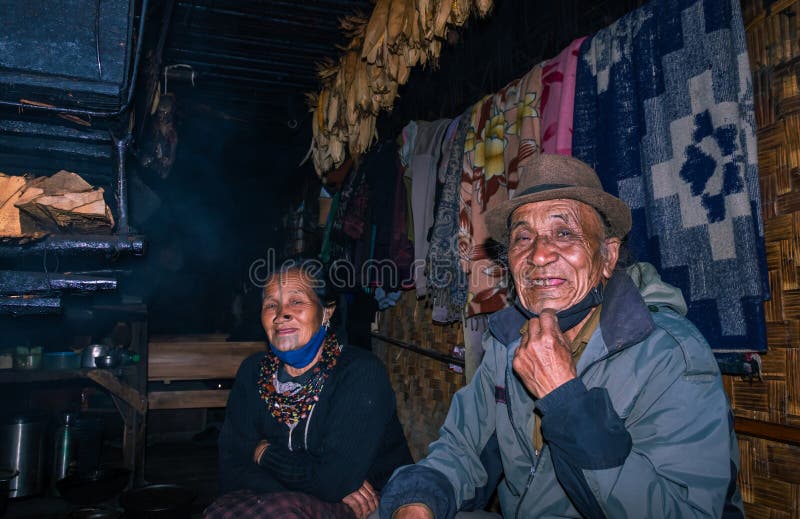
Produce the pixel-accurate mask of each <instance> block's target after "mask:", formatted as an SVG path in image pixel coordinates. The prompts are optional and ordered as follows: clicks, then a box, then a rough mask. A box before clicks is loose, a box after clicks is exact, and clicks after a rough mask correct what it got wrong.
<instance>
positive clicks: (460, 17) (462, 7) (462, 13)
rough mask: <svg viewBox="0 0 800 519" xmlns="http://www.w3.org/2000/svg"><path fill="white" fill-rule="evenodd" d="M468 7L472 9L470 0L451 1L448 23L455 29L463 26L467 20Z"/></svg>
mask: <svg viewBox="0 0 800 519" xmlns="http://www.w3.org/2000/svg"><path fill="white" fill-rule="evenodd" d="M470 7H472V1H471V0H453V4H452V8H451V11H450V19H449V23H450V24H451V25H455V26H457V27H461V26H462V25H464V22H466V21H467V18H469V9H470Z"/></svg>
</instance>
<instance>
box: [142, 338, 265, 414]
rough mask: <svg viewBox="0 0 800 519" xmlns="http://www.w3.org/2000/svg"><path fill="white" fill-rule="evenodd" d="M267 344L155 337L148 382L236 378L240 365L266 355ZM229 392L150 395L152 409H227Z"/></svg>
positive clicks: (149, 351) (151, 342) (151, 343)
mask: <svg viewBox="0 0 800 519" xmlns="http://www.w3.org/2000/svg"><path fill="white" fill-rule="evenodd" d="M265 348H266V344H265V343H264V342H260V341H259V342H234V341H226V336H225V335H180V336H178V335H155V336H151V337H150V340H149V342H148V349H147V380H148V382H164V383H166V384H169V383H170V382H173V381H187V380H219V379H233V378H236V370H238V369H239V364H241V363H242V361H243V360H244V359H245V358H247V357H249V356H250V355H252V354H253V353H256V352H259V351H264V349H265ZM229 394H230V390H228V389H201V390H176V391H148V394H147V400H148V407H149V409H199V408H209V407H225V406H226V405H227V403H228V395H229Z"/></svg>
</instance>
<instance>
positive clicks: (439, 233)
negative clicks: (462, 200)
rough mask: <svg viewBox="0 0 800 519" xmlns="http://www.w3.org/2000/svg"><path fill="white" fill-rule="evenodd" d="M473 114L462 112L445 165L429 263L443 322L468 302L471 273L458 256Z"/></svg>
mask: <svg viewBox="0 0 800 519" xmlns="http://www.w3.org/2000/svg"><path fill="white" fill-rule="evenodd" d="M470 115H471V112H470V111H468V112H467V113H465V114H463V115H461V117H460V119H459V122H458V126H457V128H456V131H455V135H454V136H453V144H452V146H451V147H450V150H449V151H450V152H449V154H448V156H447V163H446V164H443V166H444V167H443V169H445V170H446V171H445V174H444V175H443V176H444V186H443V187H442V193H441V195H440V198H439V207H438V208H437V212H436V219H435V220H434V223H433V230H432V232H431V243H430V248H429V249H428V258H427V261H426V265H425V268H426V269H427V272H428V273H427V275H428V285H429V286H430V287H431V289H432V292H433V307H434V310H433V320H434V321H437V322H442V323H449V322H453V321H458V320H460V319H461V315H462V314H463V312H464V305H465V304H466V302H467V274H466V273H465V272H464V271H463V270H462V269H461V264H460V263H459V255H458V210H459V206H458V202H459V194H460V193H459V189H460V187H461V167H462V164H463V161H464V141H466V139H467V131H468V130H469V125H470Z"/></svg>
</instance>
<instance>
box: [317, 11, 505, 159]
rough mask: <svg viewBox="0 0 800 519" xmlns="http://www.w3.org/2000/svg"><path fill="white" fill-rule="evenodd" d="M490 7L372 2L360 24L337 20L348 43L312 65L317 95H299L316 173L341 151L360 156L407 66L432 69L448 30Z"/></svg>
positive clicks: (358, 18)
mask: <svg viewBox="0 0 800 519" xmlns="http://www.w3.org/2000/svg"><path fill="white" fill-rule="evenodd" d="M492 5H493V1H492V0H375V7H374V8H373V11H372V13H371V15H370V16H369V18H368V19H367V17H365V16H363V15H360V14H354V15H350V16H346V17H344V18H343V19H341V20H340V22H339V25H340V27H341V29H342V31H343V33H344V34H345V35H346V36H347V37H348V38H349V40H350V41H349V43H348V44H347V45H346V46H344V47H342V50H343V51H344V54H343V55H342V56H341V57H340V58H339V60H338V62H335V63H334V62H333V60H325V61H323V62H321V63H319V64H318V65H317V75H318V77H319V79H320V83H321V84H322V89H321V90H320V92H319V93H318V94H317V93H315V94H309V95H308V96H307V99H308V106H309V108H310V109H311V111H312V113H313V118H312V136H313V141H312V149H311V156H312V158H313V160H314V167H315V168H316V170H317V173H318V174H322V173H323V172H325V171H327V170H329V169H330V168H332V167H335V166H339V165H341V163H342V162H343V161H344V159H345V155H346V153H345V152H346V151H347V152H349V153H350V155H351V156H353V157H354V158H357V157H358V156H360V155H361V154H363V153H364V152H365V151H367V149H368V148H369V147H370V146H371V145H372V143H373V142H374V141H375V139H376V138H377V135H376V132H375V121H376V117H377V115H378V114H379V113H380V111H381V110H388V111H391V110H392V108H393V107H394V102H395V99H396V98H397V91H398V88H399V87H400V85H403V84H405V83H406V82H407V81H408V79H409V77H410V74H411V68H412V67H414V66H416V65H418V64H422V65H427V64H429V63H433V64H435V63H436V62H437V60H438V58H439V54H440V53H441V46H442V41H443V39H444V37H445V35H446V34H447V31H448V25H451V26H456V27H458V26H461V25H463V24H464V23H465V22H466V21H467V19H468V18H469V14H470V11H471V10H474V11H475V12H476V13H477V14H478V15H479V16H485V15H486V14H487V13H489V11H490V10H491V9H492Z"/></svg>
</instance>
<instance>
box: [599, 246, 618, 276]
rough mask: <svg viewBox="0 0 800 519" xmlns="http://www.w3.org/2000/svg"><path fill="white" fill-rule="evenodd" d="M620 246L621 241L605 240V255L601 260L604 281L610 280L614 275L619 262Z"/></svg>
mask: <svg viewBox="0 0 800 519" xmlns="http://www.w3.org/2000/svg"><path fill="white" fill-rule="evenodd" d="M621 244H622V240H620V239H619V238H606V253H605V255H604V257H603V259H602V261H603V277H604V278H606V279H609V278H611V275H612V274H613V273H614V268H616V266H617V260H619V247H620V245H621Z"/></svg>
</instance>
